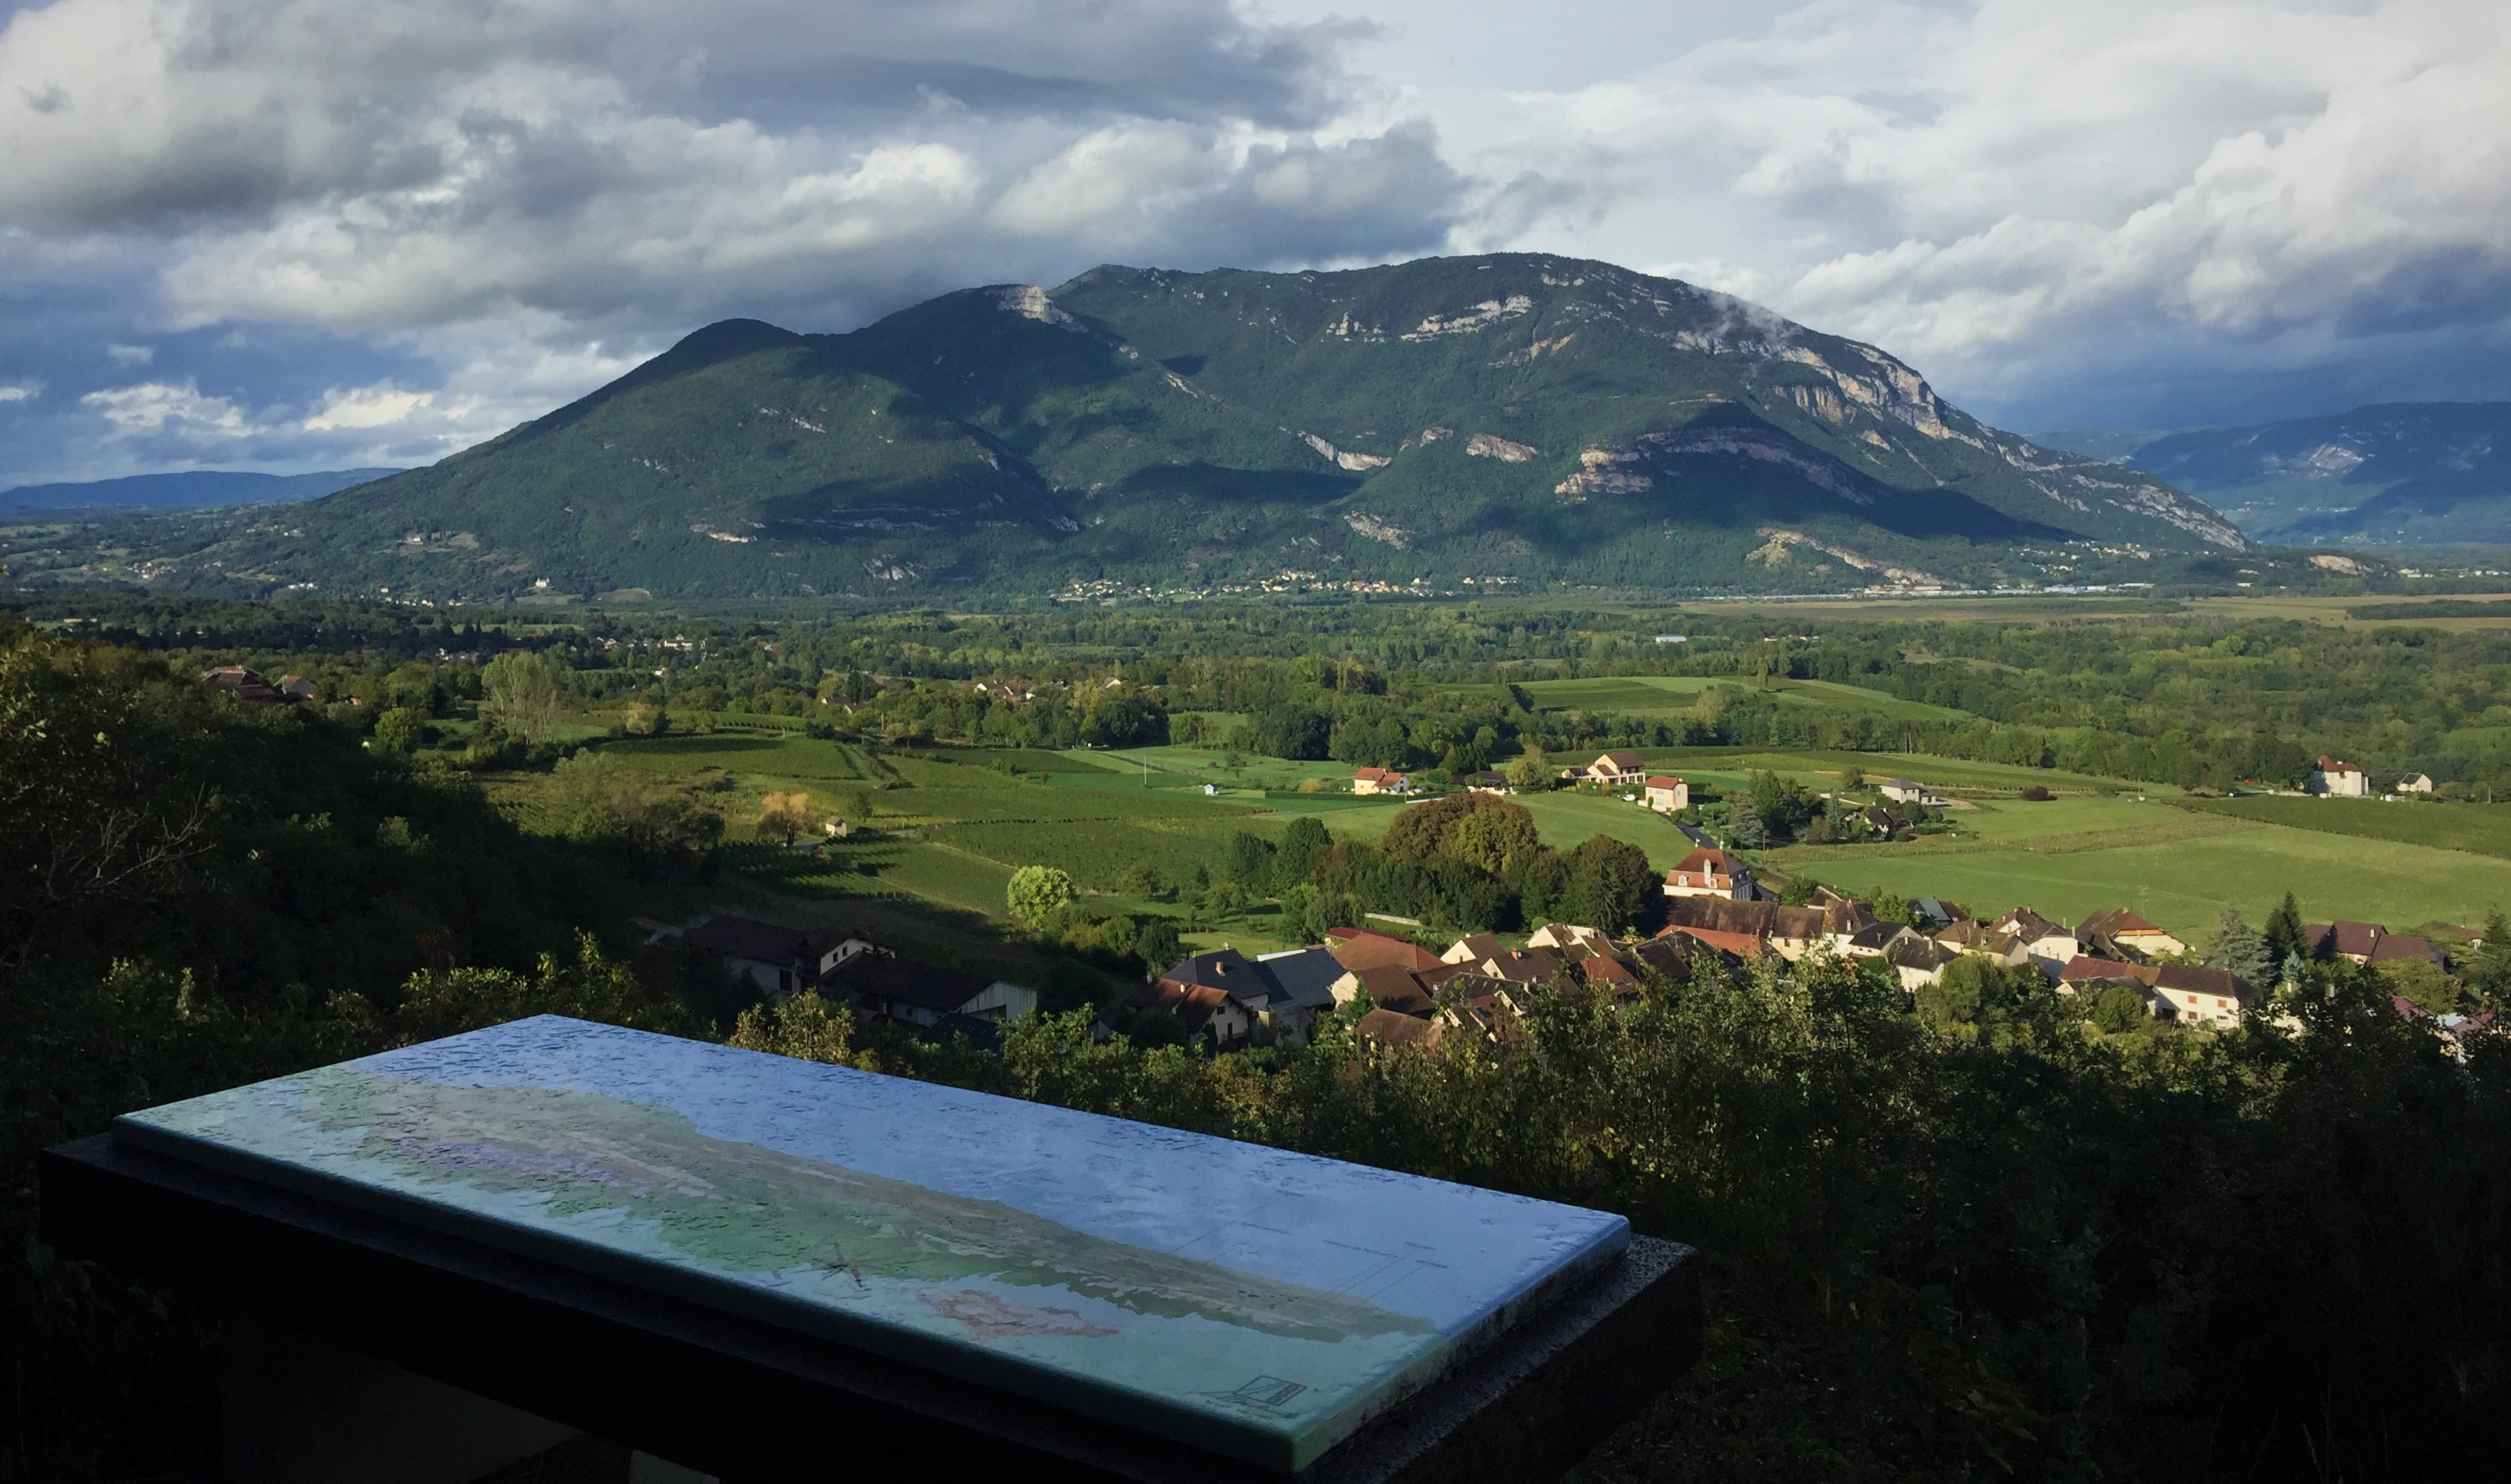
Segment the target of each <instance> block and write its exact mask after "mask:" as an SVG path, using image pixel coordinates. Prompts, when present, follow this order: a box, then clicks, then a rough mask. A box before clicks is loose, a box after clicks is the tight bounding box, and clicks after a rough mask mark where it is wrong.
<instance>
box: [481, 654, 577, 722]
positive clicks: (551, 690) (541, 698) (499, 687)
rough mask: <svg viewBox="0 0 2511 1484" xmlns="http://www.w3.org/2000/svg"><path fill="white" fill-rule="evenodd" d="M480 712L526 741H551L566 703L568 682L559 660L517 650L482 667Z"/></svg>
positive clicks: (484, 716)
mask: <svg viewBox="0 0 2511 1484" xmlns="http://www.w3.org/2000/svg"><path fill="white" fill-rule="evenodd" d="M480 688H481V692H482V695H481V698H480V714H481V716H482V717H483V719H487V720H493V721H495V722H496V723H497V724H498V725H500V726H502V727H504V728H505V729H506V730H507V731H509V732H511V733H513V734H514V735H515V736H517V737H520V738H522V740H523V741H524V742H547V741H549V739H550V738H551V736H552V735H553V734H554V733H555V732H556V731H557V729H558V722H559V715H560V711H561V710H562V709H563V708H564V706H565V704H566V681H565V677H564V672H563V670H562V669H561V668H560V666H559V664H558V662H557V661H555V660H552V659H550V658H548V657H547V656H544V655H539V654H535V653H533V652H532V651H530V650H523V649H519V650H513V651H510V652H509V653H506V654H502V655H499V656H498V657H497V658H495V659H493V660H491V661H489V662H488V663H487V664H486V665H483V666H481V667H480Z"/></svg>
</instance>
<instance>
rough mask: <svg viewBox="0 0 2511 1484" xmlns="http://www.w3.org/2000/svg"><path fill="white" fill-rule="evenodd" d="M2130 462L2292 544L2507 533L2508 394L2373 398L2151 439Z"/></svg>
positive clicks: (2433, 540)
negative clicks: (2315, 412) (2334, 409)
mask: <svg viewBox="0 0 2511 1484" xmlns="http://www.w3.org/2000/svg"><path fill="white" fill-rule="evenodd" d="M2127 459H2128V462H2130V463H2131V464H2133V465H2134V466H2135V467H2137V468H2140V469H2144V470H2146V471H2148V472H2149V473H2152V474H2154V475H2157V476H2162V477H2166V478H2169V479H2171V480H2172V481H2173V482H2174V483H2177V484H2181V485H2183V487H2186V488H2188V489H2190V490H2192V491H2194V492H2200V493H2202V494H2204V495H2206V496H2208V497H2210V498H2217V497H2219V498H2221V500H2222V501H2224V502H2226V503H2227V506H2228V509H2227V510H2226V514H2230V515H2233V516H2234V517H2235V518H2236V519H2237V520H2238V521H2239V522H2240V523H2241V524H2242V526H2243V529H2244V530H2245V531H2247V532H2248V533H2249V534H2251V535H2253V536H2257V537H2260V538H2262V539H2272V540H2277V541H2283V542H2291V543H2295V544H2317V543H2336V544H2341V545H2380V546H2463V545H2473V544H2480V543H2505V542H2511V402H2373V403H2369V404H2367V405H2364V406H2360V407H2356V408H2354V409H2353V410H2352V411H2350V412H2339V413H2334V414H2329V415H2325V416H2317V417H2298V418H2282V419H2278V420H2276V421H2273V422H2266V423H2255V424H2251V425H2248V426H2246V427H2237V428H2206V429H2191V430H2187V431H2183V432H2179V433H2173V434H2168V435H2164V436H2161V437H2158V438H2153V439H2151V440H2149V441H2146V442H2144V443H2142V444H2141V445H2139V446H2138V447H2137V448H2136V449H2135V450H2134V451H2133V452H2131V453H2130V454H2128V455H2127Z"/></svg>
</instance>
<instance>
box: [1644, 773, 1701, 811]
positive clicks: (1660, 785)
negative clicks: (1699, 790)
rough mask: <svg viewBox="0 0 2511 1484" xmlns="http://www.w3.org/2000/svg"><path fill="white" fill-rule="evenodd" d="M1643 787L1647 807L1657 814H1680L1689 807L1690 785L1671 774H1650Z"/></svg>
mask: <svg viewBox="0 0 2511 1484" xmlns="http://www.w3.org/2000/svg"><path fill="white" fill-rule="evenodd" d="M1645 787H1646V789H1647V807H1648V808H1650V809H1653V810H1655V811H1656V812H1657V813H1658V814H1661V815H1674V814H1680V813H1682V812H1683V811H1684V810H1686V809H1689V808H1690V807H1691V785H1690V784H1689V783H1686V782H1684V781H1683V780H1680V779H1679V778H1675V777H1674V776H1672V775H1671V774H1664V773H1659V774H1654V775H1651V776H1650V777H1649V779H1648V780H1647V783H1646V784H1645Z"/></svg>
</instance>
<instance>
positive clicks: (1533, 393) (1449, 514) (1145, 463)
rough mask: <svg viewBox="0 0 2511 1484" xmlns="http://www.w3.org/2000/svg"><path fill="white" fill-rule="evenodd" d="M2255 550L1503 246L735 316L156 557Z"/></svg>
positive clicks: (1907, 572) (1296, 569)
mask: <svg viewBox="0 0 2511 1484" xmlns="http://www.w3.org/2000/svg"><path fill="white" fill-rule="evenodd" d="M2070 544H2071V546H2070ZM2241 546H2242V538H2241V536H2240V535H2239V533H2238V532H2237V531H2236V530H2235V529H2234V528H2233V527H2232V526H2231V525H2230V524H2229V523H2228V522H2227V521H2225V520H2224V519H2223V518H2222V517H2221V516H2220V515H2219V514H2217V513H2216V512H2214V511H2213V510H2212V509H2211V508H2209V507H2207V506H2205V505H2204V504H2202V503H2200V502H2198V501H2195V500H2192V499H2189V498H2188V497H2186V496H2184V495H2182V494H2181V493H2180V492H2178V491H2177V490H2175V489H2173V488H2172V487H2171V486H2169V485H2168V484H2166V483H2164V482H2162V481H2161V480H2160V479H2158V478H2156V477H2154V476H2151V475H2148V474H2144V473H2141V472H2138V471H2135V470H2131V469H2126V468H2122V467H2120V466H2117V465H2111V464H2105V463H2102V462H2100V461H2098V460H2094V459H2090V458H2085V457H2083V456H2080V455H2076V454H2067V453H2060V452H2054V451H2051V450H2048V449H2044V448H2040V447H2037V446H2036V445H2033V444H2032V443H2030V442H2028V441H2027V440H2025V439H2023V438H2018V437H2016V436H2014V435H2012V434H2007V433H2001V432H1999V431H1997V430H1995V429H1993V428H1990V427H1988V426H1987V425H1985V424H1983V423H1980V422H1979V421H1977V420H1976V419H1974V418H1971V417H1969V416H1968V415H1966V414H1964V413H1963V412H1961V411H1960V410H1959V409H1957V408H1955V407H1952V406H1951V405H1950V404H1948V403H1946V402H1944V401H1943V400H1941V399H1939V398H1938V397H1936V395H1935V394H1934V392H1933V391H1932V390H1931V389H1930V388H1929V387H1928V386H1927V384H1926V382H1925V381H1924V380H1922V379H1921V378H1920V377H1919V376H1918V375H1917V373H1916V372H1914V371H1912V369H1911V368H1910V367H1908V366H1906V365H1904V364H1902V363H1901V362H1900V361H1895V360H1893V359H1892V358H1891V357H1890V356H1888V355H1885V354H1884V353H1883V352H1881V351H1879V350H1876V349H1874V347H1871V346H1865V345H1860V344H1858V343H1856V342H1853V341H1848V340H1843V339H1839V338H1837V337H1835V336H1831V335H1825V334H1822V333H1819V332H1817V331H1814V330H1811V329H1807V328H1805V327H1804V326H1801V325H1797V324H1794V323H1789V322H1787V321H1785V320H1781V319H1779V318H1777V317H1775V316H1773V315H1770V314H1768V313H1766V312H1764V311H1761V310H1758V309H1757V308H1755V307H1754V306H1752V305H1749V304H1746V303H1743V302H1741V301H1739V300H1736V299H1732V298H1729V297H1726V296H1724V295H1721V294H1716V293H1711V292H1707V291H1704V290H1701V289H1698V288H1694V287H1692V286H1690V285H1684V284H1680V283H1678V282H1675V281H1673V280H1668V279H1659V278H1651V277H1648V276H1646V275H1642V274H1638V273H1632V272H1629V271H1627V270H1624V269H1620V268H1615V267H1612V266H1610V265H1607V264H1603V263H1594V262H1583V261H1577V260H1572V259H1566V258H1557V257H1550V256H1544V255H1529V254H1505V255H1495V256H1486V257H1471V258H1434V259H1425V260H1423V261H1419V262H1414V263H1407V264H1402V265H1397V266H1391V267H1380V268H1369V269H1360V270H1355V271H1351V272H1343V273H1289V274H1283V273H1252V272H1237V271H1218V272H1213V273H1203V274H1186V273H1172V272H1165V271H1160V270H1153V269H1135V268H1119V267H1106V268H1099V269H1094V270H1092V271H1091V272H1089V273H1086V274H1084V275H1082V276H1081V277H1079V278H1077V279H1075V280H1073V281H1072V282H1070V283H1068V284H1065V285H1062V286H1061V287H1058V288H1055V289H1053V290H1044V289H1040V288H1037V287H1033V286H1023V285H1013V286H995V287H988V288H976V289H967V290H962V291H960V292H956V293H950V294H946V295H943V296H942V297H940V298H936V299H933V300H929V301H927V302H925V303H923V304H919V305H916V306H913V307H912V308H909V309H907V310H904V311H901V312H900V313H898V314H895V315H892V316H890V317H889V318H887V319H885V320H882V321H880V322H878V323H874V324H871V325H869V326H867V327H865V328H863V329H860V330H857V331H854V332H852V333H849V334H844V335H802V334H795V333H792V332H791V331H787V330H783V329H779V328H777V327H775V326H772V325H768V324H764V323H758V322H755V321H728V322H725V323H719V324H715V325H712V326H709V327H708V328H706V329H703V330H700V331H698V332H697V333H695V334H693V335H691V336H689V337H688V338H687V339H686V340H684V341H682V342H681V343H680V344H679V345H677V346H676V347H675V348H674V349H673V350H671V351H670V352H669V353H667V354H665V355H664V356H661V357H659V358H657V359H656V360H654V361H650V362H648V363H647V364H645V365H643V366H640V367H639V368H637V370H636V371H634V372H632V373H630V374H629V375H628V376H626V377H623V378H621V379H620V380H619V381H617V382H615V383H613V384H612V385H610V386H608V387H605V388H603V389H601V390H600V391H599V392H597V393H595V394H593V395H592V396H590V397H588V398H585V399H584V400H581V401H578V402H575V403H573V404H571V405H569V406H566V407H563V408H560V409H559V410H558V411H556V412H553V413H551V414H549V415H548V416H547V417H544V418H541V419H539V420H538V421H536V422H533V423H529V424H526V425H524V426H523V427H521V428H518V429H516V430H514V431H513V432H511V433H508V434H506V435H504V436H503V437H501V438H496V439H494V440H492V441H490V442H488V443H485V444H483V445H481V446H479V447H476V448H473V449H470V450H467V451H465V452H463V453H460V454H457V455H455V456H453V457H451V458H448V459H446V460H444V461H443V462H442V463H439V464H437V465H435V466H433V467H431V468H428V469H422V470H415V471H412V472H410V473H408V474H406V475H402V476H397V477H394V478H390V479H385V480H381V481H379V482H377V483H374V484H371V485H367V486H364V487H362V488H359V489H356V490H352V491H348V492H345V493H343V494H340V495H337V496H334V497H332V498H331V499H328V500H326V501H323V502H320V503H318V504H316V505H313V506H309V507H304V508H300V509H295V510H290V511H289V512H287V513H286V514H285V516H284V518H282V517H276V516H272V517H264V518H260V519H248V520H240V521H238V522H236V523H233V524H231V525H229V526H227V527H224V528H221V529H220V530H218V531H217V532H216V533H215V536H214V539H213V540H212V541H210V542H208V543H207V544H206V545H200V546H196V547H195V548H193V549H192V550H189V551H187V552H180V553H168V554H171V555H175V556H176V557H177V563H176V568H175V571H176V572H177V573H178V574H180V573H185V572H188V573H190V574H191V575H193V576H194V577H201V576H205V575H208V574H211V573H215V574H219V575H220V576H222V577H223V578H226V579H234V578H242V579H243V580H245V581H247V582H254V581H265V582H268V583H271V584H286V583H305V582H312V583H317V584H322V585H326V586H327V587H328V589H329V590H340V589H341V588H343V587H345V588H349V589H351V590H355V589H357V588H360V587H367V588H372V587H376V586H392V587H395V588H396V590H400V591H403V592H429V593H435V594H439V595H462V596H493V595H501V594H509V593H513V592H518V591H522V590H529V589H532V588H534V587H536V586H543V587H546V588H547V589H548V590H552V591H556V592H561V593H564V592H582V593H588V594H592V593H599V592H601V591H604V590H617V589H626V588H641V589H645V590H649V591H652V592H655V593H657V594H671V595H682V596H747V595H753V594H755V595H761V596H765V595H791V594H804V593H821V594H830V593H863V592H871V591H914V590H931V589H933V588H935V587H937V586H945V585H948V586H966V585H972V584H981V585H985V586H988V587H995V588H1010V587H1017V588H1026V589H1031V590H1040V589H1049V590H1051V589H1056V588H1060V587H1062V586H1064V585H1067V584H1070V583H1073V582H1089V581H1094V580H1099V581H1107V582H1112V583H1118V584H1126V585H1138V586H1150V587H1163V586H1189V587H1191V586H1214V585H1220V584H1225V583H1233V582H1251V581H1263V580H1267V579H1277V578H1278V577H1279V575H1280V574H1284V573H1295V574H1307V575H1308V576H1307V577H1306V578H1294V579H1291V580H1292V581H1301V580H1322V581H1338V580H1355V579H1358V580H1379V579H1382V580H1389V581H1395V582H1406V581H1410V579H1412V578H1415V577H1420V578H1426V579H1430V580H1434V581H1440V582H1457V581H1461V580H1462V579H1464V578H1468V577H1471V578H1474V579H1475V580H1477V581H1478V582H1485V583H1487V582H1491V581H1493V580H1499V581H1501V582H1504V583H1513V584H1521V585H1535V584H1544V583H1558V582H1573V583H1586V584H1603V585H1607V586H1616V587H1680V588H1702V587H1743V588H1757V589H1774V588H1775V589H1790V588H1804V587H1808V586H1810V587H1814V588H1850V587H1858V586H1864V585H1866V584H1869V583H1875V582H1896V583H1901V584H1923V583H1927V582H1931V581H1936V580H1940V579H1941V580H1953V581H1982V580H2005V581H2016V580H2028V579H2033V578H2042V577H2046V578H2050V579H2052V580H2063V579H2065V578H2066V577H2067V576H2069V575H2071V574H2077V573H2079V572H2081V571H2082V570H2083V569H2085V568H2086V567H2087V566H2088V565H2089V566H2099V565H2100V564H2102V563H2104V562H2105V561H2117V560H2128V561H2135V560H2139V559H2142V556H2143V554H2144V553H2146V552H2207V551H2236V550H2238V549H2239V548H2240V547H2241ZM2097 548H2106V552H2104V551H2102V550H2097ZM178 580H179V579H178Z"/></svg>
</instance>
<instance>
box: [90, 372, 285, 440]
mask: <svg viewBox="0 0 2511 1484" xmlns="http://www.w3.org/2000/svg"><path fill="white" fill-rule="evenodd" d="M79 402H80V404H81V405H83V406H88V407H94V408H95V409H96V410H97V412H99V413H101V414H103V416H104V420H105V421H106V422H108V423H111V424H112V425H113V429H114V432H115V434H116V435H117V436H119V437H126V438H127V437H131V436H134V435H137V434H143V433H176V434H181V435H184V436H187V437H191V438H201V439H223V438H247V437H250V436H251V434H252V433H253V432H255V431H256V430H255V429H254V428H253V427H252V425H251V424H250V423H248V422H247V421H246V420H245V416H244V414H243V412H241V411H239V410H238V409H237V407H236V404H235V403H234V402H232V401H229V400H227V399H225V398H223V397H204V396H202V395H201V389H200V388H199V387H198V386H197V385H195V384H194V383H192V382H189V381H186V382H184V383H183V384H182V385H181V386H174V385H173V384H171V383H168V382H163V381H148V382H141V383H140V384H139V385H137V386H130V387H115V388H113V389H111V390H109V391H102V392H90V393H88V394H87V395H86V396H85V397H82V398H80V399H79Z"/></svg>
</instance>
